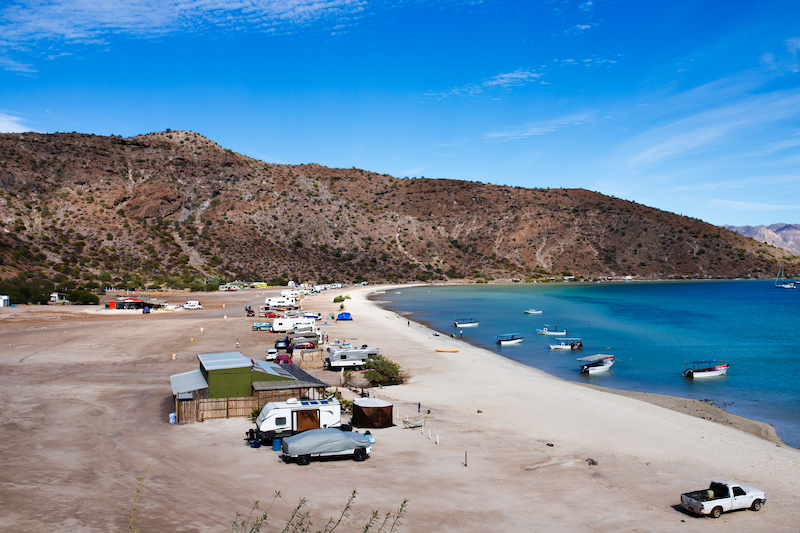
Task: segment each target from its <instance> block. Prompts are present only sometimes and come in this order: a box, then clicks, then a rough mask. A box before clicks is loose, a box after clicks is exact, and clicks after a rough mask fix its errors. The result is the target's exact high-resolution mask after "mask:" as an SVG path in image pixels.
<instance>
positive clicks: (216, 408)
mask: <svg viewBox="0 0 800 533" xmlns="http://www.w3.org/2000/svg"><path fill="white" fill-rule="evenodd" d="M197 358H198V361H199V363H200V365H199V368H198V369H197V370H191V371H189V372H183V373H180V374H174V375H172V376H170V383H171V385H172V394H173V396H174V401H175V413H176V418H177V422H194V421H197V420H207V419H210V418H229V417H236V416H250V414H251V412H252V410H253V409H255V408H259V409H260V408H262V407H263V406H264V405H266V404H267V403H268V402H270V401H275V400H276V399H286V398H291V397H317V398H319V397H322V395H323V394H324V392H325V389H326V388H327V387H328V384H327V383H323V382H321V381H319V380H316V379H314V378H312V377H311V376H309V375H308V374H306V373H305V372H303V371H302V370H300V369H299V368H298V369H292V370H291V371H290V370H287V367H289V366H292V365H286V366H280V365H276V364H274V363H269V362H267V361H260V360H255V359H250V358H247V357H245V356H244V355H242V354H241V353H240V352H222V353H210V354H199V355H198V356H197ZM298 372H301V373H302V374H298ZM295 374H298V375H295ZM298 376H299V377H298Z"/></svg>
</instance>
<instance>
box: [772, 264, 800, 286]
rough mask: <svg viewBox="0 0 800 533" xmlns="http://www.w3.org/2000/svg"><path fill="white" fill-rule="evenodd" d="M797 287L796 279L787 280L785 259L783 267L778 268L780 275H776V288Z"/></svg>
mask: <svg viewBox="0 0 800 533" xmlns="http://www.w3.org/2000/svg"><path fill="white" fill-rule="evenodd" d="M796 287H797V286H796V285H795V283H794V281H786V275H785V274H784V272H783V261H781V268H780V269H779V270H778V275H777V276H776V277H775V288H776V289H794V288H796Z"/></svg>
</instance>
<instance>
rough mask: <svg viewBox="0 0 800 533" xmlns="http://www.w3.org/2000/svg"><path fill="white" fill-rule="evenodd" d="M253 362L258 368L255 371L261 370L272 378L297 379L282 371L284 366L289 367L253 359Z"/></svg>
mask: <svg viewBox="0 0 800 533" xmlns="http://www.w3.org/2000/svg"><path fill="white" fill-rule="evenodd" d="M253 362H254V363H255V364H256V365H257V367H258V368H256V370H263V371H264V372H266V373H267V374H272V375H273V376H280V377H282V378H287V379H297V378H295V377H294V376H293V375H291V374H290V373H289V372H287V371H286V370H285V369H284V367H285V366H289V365H277V364H275V363H269V362H267V361H260V360H257V359H253Z"/></svg>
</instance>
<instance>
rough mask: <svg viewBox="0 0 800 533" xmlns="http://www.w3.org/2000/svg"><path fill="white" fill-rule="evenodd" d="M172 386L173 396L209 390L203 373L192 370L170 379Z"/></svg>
mask: <svg viewBox="0 0 800 533" xmlns="http://www.w3.org/2000/svg"><path fill="white" fill-rule="evenodd" d="M169 381H170V383H171V384H172V394H174V395H177V394H180V393H182V392H192V391H196V390H200V389H207V388H208V383H206V380H205V378H204V377H203V373H202V372H200V370H190V371H189V372H183V373H181V374H174V375H172V376H170V377H169Z"/></svg>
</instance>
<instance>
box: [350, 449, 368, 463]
mask: <svg viewBox="0 0 800 533" xmlns="http://www.w3.org/2000/svg"><path fill="white" fill-rule="evenodd" d="M366 458H367V452H366V450H364V448H356V451H355V452H354V453H353V459H355V460H356V461H364V460H365V459H366Z"/></svg>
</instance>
